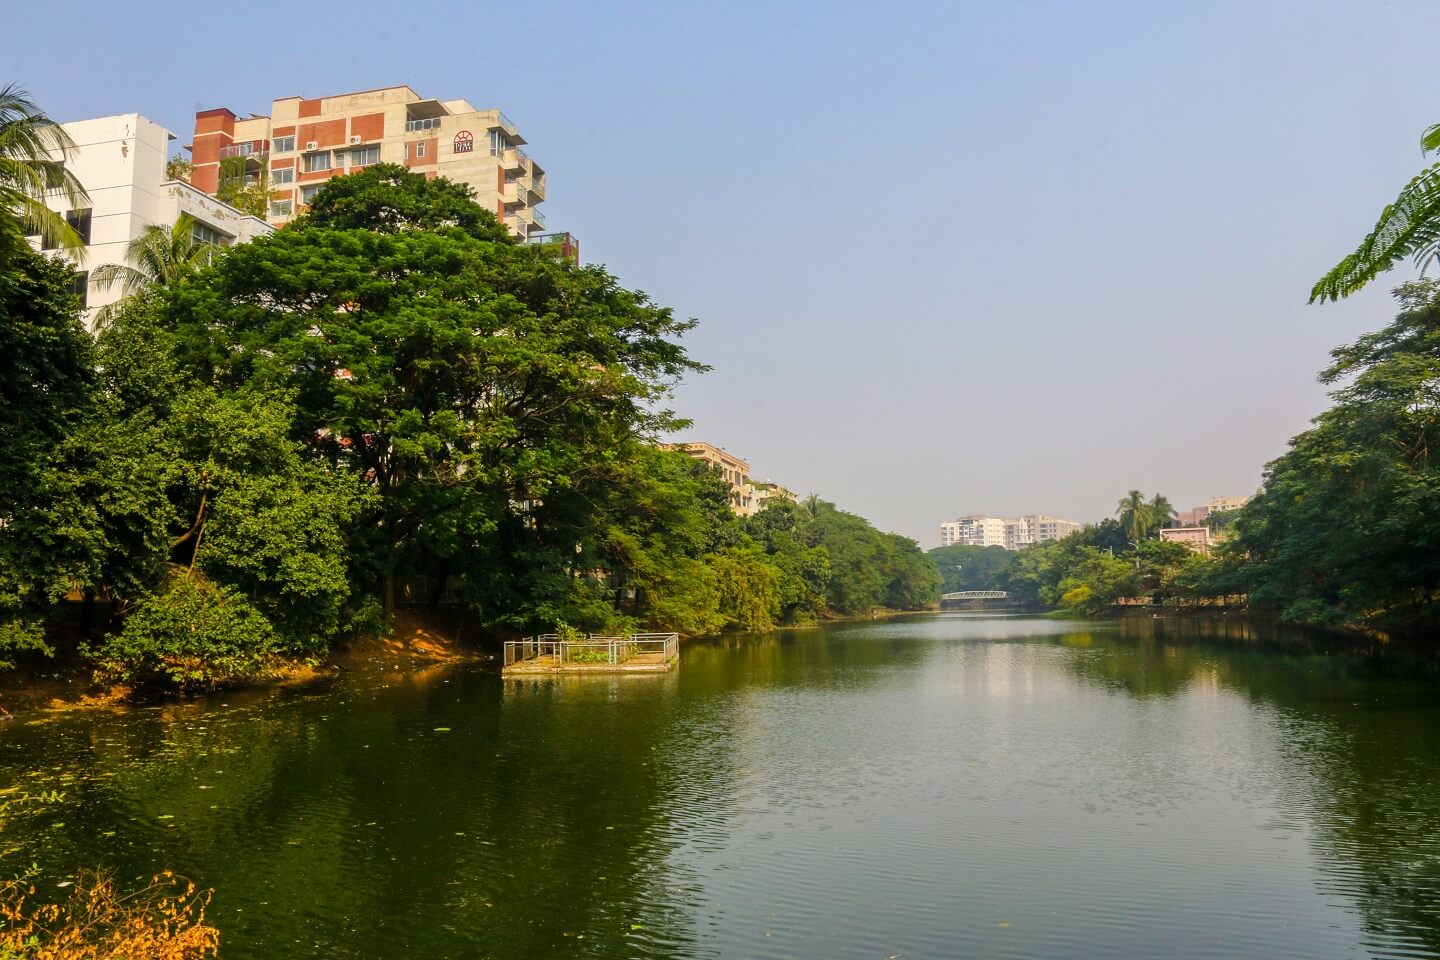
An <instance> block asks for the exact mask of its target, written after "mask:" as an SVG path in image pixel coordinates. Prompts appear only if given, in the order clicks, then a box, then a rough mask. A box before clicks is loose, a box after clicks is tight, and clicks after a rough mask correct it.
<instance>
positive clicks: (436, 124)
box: [405, 117, 444, 133]
mask: <svg viewBox="0 0 1440 960" xmlns="http://www.w3.org/2000/svg"><path fill="white" fill-rule="evenodd" d="M442 119H444V118H443V117H426V118H425V119H424V120H406V121H405V132H406V133H415V132H416V131H417V130H438V129H440V121H441V120H442Z"/></svg>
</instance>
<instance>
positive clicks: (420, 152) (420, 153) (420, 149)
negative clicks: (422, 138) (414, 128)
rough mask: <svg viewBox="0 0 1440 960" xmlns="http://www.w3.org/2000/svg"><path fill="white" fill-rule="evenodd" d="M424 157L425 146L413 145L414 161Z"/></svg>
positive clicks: (421, 144) (420, 144)
mask: <svg viewBox="0 0 1440 960" xmlns="http://www.w3.org/2000/svg"><path fill="white" fill-rule="evenodd" d="M424 156H425V144H423V143H417V144H415V159H416V160H419V159H421V158H422V157H424Z"/></svg>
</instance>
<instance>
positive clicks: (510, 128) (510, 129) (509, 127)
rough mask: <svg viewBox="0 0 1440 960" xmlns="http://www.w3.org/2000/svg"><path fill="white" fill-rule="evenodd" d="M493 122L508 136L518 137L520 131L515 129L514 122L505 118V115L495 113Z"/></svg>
mask: <svg viewBox="0 0 1440 960" xmlns="http://www.w3.org/2000/svg"><path fill="white" fill-rule="evenodd" d="M495 121H496V123H497V124H498V125H499V127H500V129H501V130H504V131H505V132H506V133H508V134H510V136H512V137H518V136H520V131H519V130H517V129H516V128H515V121H514V120H511V119H510V118H509V117H507V116H505V114H503V113H501V112H500V111H499V110H496V111H495Z"/></svg>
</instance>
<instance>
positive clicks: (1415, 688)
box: [1062, 619, 1440, 956]
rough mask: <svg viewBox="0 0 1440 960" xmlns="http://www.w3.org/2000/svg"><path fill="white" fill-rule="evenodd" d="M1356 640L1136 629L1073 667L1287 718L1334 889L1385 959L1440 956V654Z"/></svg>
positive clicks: (1131, 689) (1204, 627)
mask: <svg viewBox="0 0 1440 960" xmlns="http://www.w3.org/2000/svg"><path fill="white" fill-rule="evenodd" d="M1347 639H1348V638H1344V637H1334V636H1325V635H1316V634H1313V633H1306V632H1304V631H1295V632H1291V633H1282V634H1278V635H1277V634H1272V633H1270V632H1268V631H1267V630H1265V629H1263V628H1256V627H1255V626H1253V625H1251V624H1249V623H1246V622H1244V621H1242V620H1238V619H1236V620H1229V621H1205V620H1178V621H1148V620H1133V621H1125V622H1123V623H1122V625H1121V629H1120V630H1119V631H1117V633H1116V634H1114V635H1112V636H1111V640H1110V642H1109V643H1106V644H1103V645H1100V646H1098V647H1091V645H1090V644H1082V645H1083V646H1085V647H1088V649H1086V650H1085V651H1084V652H1083V653H1081V654H1079V655H1077V656H1075V657H1072V658H1070V659H1069V669H1070V670H1071V671H1072V672H1073V673H1074V675H1075V676H1077V677H1078V678H1080V679H1082V680H1084V681H1087V682H1092V683H1098V684H1101V685H1103V686H1106V687H1108V688H1111V689H1123V690H1125V691H1127V692H1128V693H1130V694H1132V695H1135V696H1137V697H1156V696H1160V697H1166V696H1174V695H1176V694H1178V693H1180V692H1182V691H1184V690H1185V689H1186V688H1188V687H1190V686H1191V685H1193V684H1197V683H1206V684H1211V683H1213V684H1218V685H1219V686H1222V687H1225V688H1227V689H1230V690H1233V691H1234V692H1236V693H1239V694H1241V695H1243V696H1245V697H1246V698H1248V699H1251V700H1254V701H1258V702H1262V703H1265V704H1268V705H1270V706H1272V707H1274V708H1277V710H1278V713H1277V714H1276V716H1277V720H1278V722H1279V723H1280V725H1281V730H1280V733H1281V735H1282V736H1284V737H1285V738H1286V739H1285V742H1284V743H1282V745H1281V746H1282V750H1283V751H1284V753H1285V755H1286V756H1288V757H1289V758H1290V759H1292V760H1293V761H1294V762H1295V763H1297V764H1298V765H1299V766H1300V767H1301V768H1302V769H1304V770H1305V771H1306V772H1307V773H1308V774H1309V776H1310V777H1311V778H1312V781H1313V784H1314V786H1313V789H1312V791H1311V793H1310V794H1309V795H1307V796H1305V797H1303V798H1299V799H1300V800H1301V801H1302V802H1303V803H1304V804H1305V805H1307V806H1308V808H1309V817H1308V820H1309V823H1310V825H1311V827H1312V829H1313V831H1314V837H1315V839H1314V841H1313V847H1314V850H1315V853H1316V860H1317V866H1318V867H1319V869H1320V870H1321V872H1322V874H1323V876H1324V879H1323V880H1322V883H1321V886H1322V889H1323V890H1324V891H1325V892H1327V893H1339V894H1342V895H1344V896H1346V897H1348V898H1350V899H1353V900H1354V902H1355V903H1356V904H1357V906H1358V908H1359V910H1360V913H1361V916H1362V918H1363V921H1364V925H1365V929H1366V932H1367V933H1368V934H1369V935H1370V936H1372V937H1374V938H1375V940H1376V942H1375V944H1374V946H1375V947H1377V948H1382V949H1393V948H1396V947H1397V944H1408V945H1410V946H1412V947H1414V948H1416V949H1417V950H1418V955H1422V956H1425V955H1435V956H1440V709H1437V707H1440V684H1437V677H1436V669H1435V660H1434V654H1433V652H1430V651H1414V652H1413V654H1412V652H1411V651H1402V650H1397V649H1395V648H1390V647H1386V646H1384V645H1381V644H1378V643H1375V642H1361V643H1347ZM1062 642H1063V641H1062ZM1067 645H1068V644H1067ZM1287 799H1295V798H1287Z"/></svg>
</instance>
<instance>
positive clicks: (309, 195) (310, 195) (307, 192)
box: [300, 183, 325, 203]
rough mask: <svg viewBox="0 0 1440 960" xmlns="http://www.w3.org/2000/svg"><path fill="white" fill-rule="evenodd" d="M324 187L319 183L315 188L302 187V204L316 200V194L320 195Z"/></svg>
mask: <svg viewBox="0 0 1440 960" xmlns="http://www.w3.org/2000/svg"><path fill="white" fill-rule="evenodd" d="M324 186H325V185H324V184H323V183H317V184H315V185H314V186H310V187H301V188H300V202H301V203H309V202H310V201H311V200H313V199H315V194H317V193H319V192H320V191H321V189H322V188H323V187H324Z"/></svg>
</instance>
